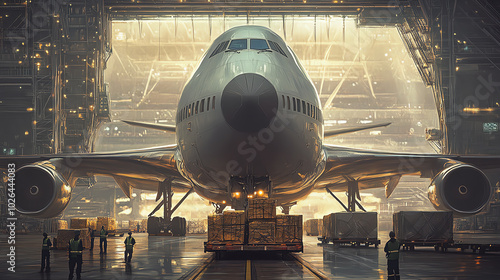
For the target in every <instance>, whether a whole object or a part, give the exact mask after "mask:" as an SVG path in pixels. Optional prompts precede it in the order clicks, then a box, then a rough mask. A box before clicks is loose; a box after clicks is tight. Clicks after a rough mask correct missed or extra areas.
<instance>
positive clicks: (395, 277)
mask: <svg viewBox="0 0 500 280" xmlns="http://www.w3.org/2000/svg"><path fill="white" fill-rule="evenodd" d="M389 237H390V238H391V239H390V240H389V241H387V243H385V247H384V252H385V254H386V257H387V279H388V280H399V247H400V246H401V245H400V244H399V241H397V240H396V234H395V233H394V231H391V232H390V233H389Z"/></svg>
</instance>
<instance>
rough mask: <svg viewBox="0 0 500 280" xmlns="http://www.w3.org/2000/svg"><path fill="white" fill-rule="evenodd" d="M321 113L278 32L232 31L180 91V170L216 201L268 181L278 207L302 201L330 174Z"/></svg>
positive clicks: (248, 192) (209, 52) (268, 190)
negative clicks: (240, 186) (326, 170)
mask: <svg viewBox="0 0 500 280" xmlns="http://www.w3.org/2000/svg"><path fill="white" fill-rule="evenodd" d="M320 108H321V106H320V101H319V97H318V94H317V92H316V89H315V88H314V86H313V84H312V82H311V80H310V78H309V77H308V76H307V74H306V72H305V71H304V69H303V68H302V66H301V65H300V62H299V61H298V59H297V57H296V56H295V54H294V53H293V51H292V50H291V49H290V48H289V47H288V46H287V45H286V43H285V42H284V41H283V40H282V39H281V38H280V37H279V36H278V35H276V34H275V33H274V32H273V31H271V30H270V29H268V28H265V27H260V26H241V27H235V28H232V29H230V30H228V31H226V32H225V33H223V34H222V35H221V36H219V37H218V38H217V39H216V40H215V41H214V42H213V44H212V46H211V47H210V48H209V49H208V50H207V52H206V54H205V56H204V57H203V58H202V59H201V62H200V64H199V66H198V68H197V69H196V70H195V71H194V73H193V75H192V77H191V78H190V80H189V81H188V82H187V84H186V85H185V87H184V89H183V91H182V95H181V98H180V101H179V105H178V111H177V129H176V137H177V139H176V140H177V144H178V147H179V152H178V153H177V155H176V160H177V162H178V168H179V170H180V171H181V173H182V174H183V176H185V177H186V178H188V179H189V180H191V181H192V182H193V184H194V187H195V190H196V192H197V193H198V194H199V195H201V196H202V197H205V198H206V199H209V200H210V201H213V202H219V203H221V202H223V201H230V198H231V193H232V192H233V193H234V192H235V191H237V189H234V188H233V185H234V182H235V181H237V182H240V183H241V182H246V183H248V184H253V185H255V186H258V185H259V184H260V183H262V179H263V178H268V181H270V182H271V183H270V186H269V188H265V187H262V188H261V189H264V191H265V192H266V195H268V196H269V197H273V198H275V199H277V200H278V202H279V203H287V202H291V201H295V200H297V199H300V198H302V197H304V196H306V195H307V194H309V193H310V192H311V191H312V188H313V185H314V180H315V179H316V178H317V177H318V176H319V175H320V174H321V173H322V172H323V169H324V162H325V157H324V153H323V151H322V141H323V119H322V113H321V109H320ZM241 184H243V185H245V183H241ZM251 190H254V189H247V190H246V191H245V193H244V194H245V195H252V193H251ZM255 191H257V189H255Z"/></svg>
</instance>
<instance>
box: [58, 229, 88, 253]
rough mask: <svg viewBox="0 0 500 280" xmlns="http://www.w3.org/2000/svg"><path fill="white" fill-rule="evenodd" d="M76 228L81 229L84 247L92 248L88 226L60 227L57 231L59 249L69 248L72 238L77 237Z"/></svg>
mask: <svg viewBox="0 0 500 280" xmlns="http://www.w3.org/2000/svg"><path fill="white" fill-rule="evenodd" d="M75 230H79V231H80V239H81V240H82V245H83V247H84V248H87V249H89V248H90V233H89V229H88V228H82V229H60V230H58V231H57V249H60V250H67V249H68V244H69V241H70V240H71V239H73V238H74V237H75Z"/></svg>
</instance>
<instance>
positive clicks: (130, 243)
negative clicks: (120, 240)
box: [124, 231, 135, 263]
mask: <svg viewBox="0 0 500 280" xmlns="http://www.w3.org/2000/svg"><path fill="white" fill-rule="evenodd" d="M124 243H125V262H126V263H130V261H131V260H132V253H133V252H134V245H135V239H134V238H133V237H132V232H131V231H129V232H128V237H127V238H125V242H124ZM127 255H128V259H127Z"/></svg>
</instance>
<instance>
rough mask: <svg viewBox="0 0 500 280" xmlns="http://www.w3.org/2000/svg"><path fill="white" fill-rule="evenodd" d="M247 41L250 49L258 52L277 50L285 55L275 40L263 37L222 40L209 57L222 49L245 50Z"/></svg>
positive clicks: (227, 50)
mask: <svg viewBox="0 0 500 280" xmlns="http://www.w3.org/2000/svg"><path fill="white" fill-rule="evenodd" d="M248 41H250V49H251V50H257V51H259V52H263V51H267V52H272V51H275V52H278V53H280V54H281V55H283V56H285V57H287V56H286V54H285V52H284V51H283V49H282V48H281V47H280V45H279V44H278V43H276V42H273V41H269V40H265V39H234V40H231V43H230V42H229V41H224V42H221V43H219V45H217V47H216V48H215V50H214V51H213V52H212V54H210V56H209V58H210V57H212V56H215V55H217V54H218V53H221V52H223V51H226V52H229V51H240V50H246V49H248V45H249V44H248Z"/></svg>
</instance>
